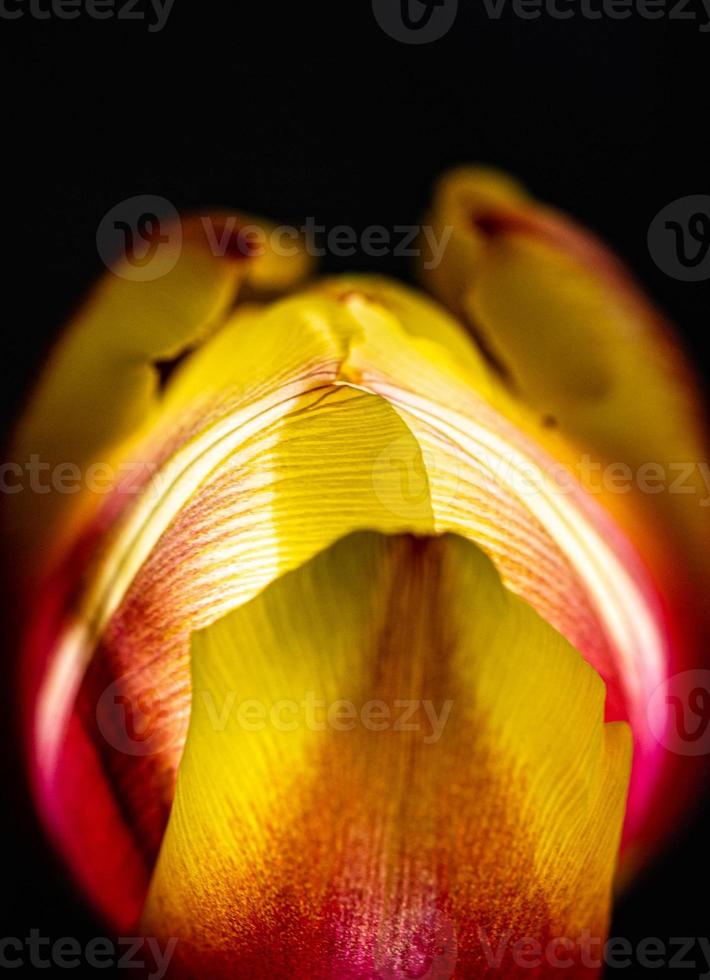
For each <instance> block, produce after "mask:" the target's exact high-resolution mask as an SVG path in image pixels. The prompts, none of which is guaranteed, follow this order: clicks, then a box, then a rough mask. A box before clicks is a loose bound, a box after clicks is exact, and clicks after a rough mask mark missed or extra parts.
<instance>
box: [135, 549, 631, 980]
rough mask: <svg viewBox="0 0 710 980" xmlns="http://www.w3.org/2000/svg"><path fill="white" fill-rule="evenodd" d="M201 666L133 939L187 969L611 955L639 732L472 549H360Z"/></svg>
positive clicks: (471, 964)
mask: <svg viewBox="0 0 710 980" xmlns="http://www.w3.org/2000/svg"><path fill="white" fill-rule="evenodd" d="M192 670H193V709H192V717H191V722H190V729H189V734H188V739H187V743H186V747H185V753H184V757H183V760H182V764H181V768H180V776H179V780H178V788H177V794H176V798H175V803H174V806H173V811H172V814H171V818H170V823H169V825H168V829H167V832H166V836H165V838H164V842H163V846H162V850H161V854H160V859H159V863H158V866H157V869H156V872H155V876H154V879H153V883H152V886H151V891H150V895H149V899H148V904H147V908H146V912H145V916H144V922H143V926H144V928H146V929H147V930H149V932H150V933H151V934H156V935H159V936H173V935H174V936H178V937H179V939H180V941H179V943H178V947H177V957H178V961H179V965H181V966H182V968H183V970H184V971H185V972H186V973H190V971H192V973H191V975H194V971H197V972H198V973H200V974H201V975H206V974H207V973H209V975H210V976H214V977H219V976H235V975H245V976H246V975H255V974H261V975H263V974H268V975H269V976H270V977H274V978H278V977H287V976H288V977H291V976H308V977H312V978H314V980H315V978H318V977H333V976H338V977H348V978H352V980H354V978H358V977H363V978H364V977H370V976H372V975H384V976H390V975H392V976H395V975H400V973H401V975H409V974H408V973H406V971H408V970H413V971H415V970H416V969H417V968H421V965H422V962H424V961H425V959H426V957H427V956H432V955H433V956H434V957H435V958H436V957H438V958H439V959H441V958H442V957H445V958H446V957H448V958H450V960H451V962H450V963H449V962H448V959H447V963H446V965H447V966H450V967H451V973H447V975H451V974H454V975H455V976H471V975H474V973H475V972H476V971H480V970H481V969H482V968H483V967H484V966H485V955H486V949H485V944H486V942H487V943H490V944H491V946H493V947H494V949H495V948H496V947H497V946H498V943H499V942H500V940H501V937H502V936H506V937H507V938H508V939H509V941H510V943H511V944H512V943H514V942H515V941H516V940H520V939H523V938H524V937H530V936H533V937H535V938H537V939H538V940H540V941H542V942H543V943H546V942H547V941H548V940H550V939H552V938H553V937H570V938H572V937H577V936H579V934H580V932H581V931H582V930H585V929H586V930H589V932H590V934H591V935H592V936H595V937H603V936H604V934H605V929H606V922H607V915H608V908H609V898H610V888H611V880H612V875H613V872H614V867H615V861H616V851H617V847H618V841H619V833H620V828H621V821H622V817H623V811H624V802H625V792H626V781H627V777H628V767H629V739H628V731H627V730H626V726H624V725H621V724H612V725H605V724H604V723H603V702H604V689H603V685H602V683H601V681H600V680H599V678H598V676H597V675H596V673H595V672H594V671H593V670H592V669H591V668H590V667H588V666H587V665H586V664H585V663H584V661H583V660H582V659H581V658H580V657H579V655H578V654H577V653H576V651H574V650H573V649H572V648H571V647H570V646H569V645H568V644H567V643H566V642H565V641H564V640H563V639H562V638H561V637H560V636H559V634H557V633H556V632H555V631H554V630H552V629H551V628H550V627H549V626H548V625H547V624H546V623H544V622H543V621H542V620H541V619H540V618H539V617H538V616H537V615H536V614H535V613H534V612H533V611H532V610H531V609H530V607H529V606H527V605H526V604H525V603H523V602H521V601H520V600H519V599H517V598H515V597H514V596H512V595H511V594H510V593H508V592H507V591H506V590H505V589H504V588H503V587H502V585H501V583H500V580H499V578H498V576H497V574H496V573H495V571H494V569H493V566H492V565H491V564H490V563H489V562H488V560H487V559H486V558H485V557H484V556H483V555H482V554H481V553H480V552H479V551H478V550H477V549H476V548H475V547H474V546H472V545H470V544H469V543H467V542H465V541H463V540H462V539H458V538H455V537H453V536H447V537H445V538H442V539H419V540H417V539H413V538H410V537H404V538H389V539H387V538H382V537H380V536H378V535H373V534H360V535H356V536H352V537H350V538H348V539H346V540H344V541H341V542H339V543H337V544H336V545H335V546H333V547H332V548H331V549H329V550H328V551H327V552H324V553H322V554H320V555H318V556H317V557H316V558H314V559H313V560H311V561H310V562H309V563H308V564H307V565H305V566H302V567H301V568H300V569H298V570H297V571H295V572H292V573H290V574H288V575H287V576H285V577H283V578H281V579H280V580H278V581H277V582H275V583H274V584H273V585H271V586H270V587H269V588H268V589H267V590H266V591H265V592H263V593H261V594H260V595H259V596H258V597H257V598H255V599H254V600H252V602H250V603H248V604H247V605H244V606H242V607H241V608H240V609H239V610H237V611H235V612H234V613H232V614H230V615H229V616H228V617H226V618H225V619H223V620H220V621H219V622H217V623H215V624H213V625H212V626H211V627H209V628H208V629H207V630H205V631H203V632H201V633H198V634H197V635H196V636H195V637H194V639H193V649H192ZM321 702H323V703H324V704H325V708H319V707H318V705H319V704H320V703H321ZM373 704H374V707H373ZM307 705H310V706H313V705H315V707H313V708H312V710H311V708H309V707H307ZM412 707H414V709H415V710H414V711H413V712H412V714H410V716H409V717H408V718H407V719H406V720H403V718H402V716H403V714H404V711H405V710H407V711H411V709H412ZM260 719H261V721H260ZM384 719H388V720H387V721H385V720H384ZM442 936H443V937H444V939H445V941H444V948H443V951H442V949H441V943H442ZM488 952H489V954H490V950H488ZM510 956H511V951H510V949H508V950H507V951H505V950H504V955H503V962H502V965H501V973H502V975H505V973H506V971H507V970H508V969H510ZM443 965H444V964H442V963H439V968H441V967H442V966H443ZM454 968H455V971H456V972H455V973H454ZM397 971H400V973H398V972H397ZM412 975H416V972H414V973H413V974H412Z"/></svg>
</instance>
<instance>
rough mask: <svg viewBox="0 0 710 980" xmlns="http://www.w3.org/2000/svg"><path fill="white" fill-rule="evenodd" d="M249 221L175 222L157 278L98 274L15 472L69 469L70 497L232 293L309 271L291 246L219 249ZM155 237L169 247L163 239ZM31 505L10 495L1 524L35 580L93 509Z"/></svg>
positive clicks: (47, 383)
mask: <svg viewBox="0 0 710 980" xmlns="http://www.w3.org/2000/svg"><path fill="white" fill-rule="evenodd" d="M255 220H256V219H252V218H247V217H246V216H244V215H242V216H236V215H232V216H227V215H225V214H213V215H211V216H209V217H208V216H203V217H201V218H199V219H198V218H197V217H195V218H187V219H185V220H183V221H182V222H181V225H180V235H179V245H178V244H176V245H175V248H176V250H177V251H176V254H175V255H174V256H173V257H172V261H174V264H171V263H169V264H168V267H166V271H165V273H164V274H163V275H161V276H160V277H159V278H155V279H150V280H147V281H140V280H136V279H132V278H130V276H128V277H126V276H125V275H123V274H122V267H121V264H120V263H118V264H117V265H116V267H115V268H114V270H113V271H112V272H111V273H109V274H107V275H105V276H104V277H103V278H102V279H101V280H100V282H99V283H98V284H97V286H96V287H95V289H94V290H93V292H92V293H91V295H90V296H89V297H88V299H87V300H86V301H85V303H84V304H83V306H82V307H81V309H80V310H79V311H78V312H77V314H76V315H75V317H74V318H73V320H72V322H71V324H70V325H69V327H68V329H67V330H66V331H65V333H64V335H63V336H62V338H61V341H60V343H59V344H58V345H57V347H56V349H55V350H54V351H53V352H52V355H51V357H50V358H49V360H48V362H47V364H46V366H45V368H44V371H43V374H42V377H41V379H40V382H39V384H38V386H37V388H36V389H35V391H34V393H33V395H32V398H31V400H30V402H29V404H28V405H27V407H26V409H25V412H24V414H23V417H22V420H21V423H20V425H19V426H18V429H17V432H16V433H15V436H14V440H13V444H12V446H11V450H10V456H11V458H12V459H13V460H15V461H18V463H19V464H20V465H25V464H26V463H27V462H28V461H29V460H31V459H32V458H35V459H36V460H37V462H38V463H39V464H40V465H41V467H42V468H43V469H45V470H46V471H49V470H50V469H52V470H53V469H54V468H55V467H67V468H71V472H78V473H80V474H81V477H82V484H81V485H82V486H83V478H84V477H85V476H86V471H87V468H88V467H89V466H90V465H91V464H96V463H97V462H98V463H100V465H102V466H104V467H105V466H106V465H107V464H113V463H115V462H116V460H117V457H119V458H120V456H121V455H122V452H125V446H126V443H127V441H129V440H131V439H133V438H135V437H136V436H137V435H139V434H142V432H143V430H144V429H145V428H146V427H149V426H150V424H151V423H152V422H153V421H154V420H155V417H156V414H157V412H158V411H159V410H160V406H161V401H162V396H161V391H160V385H159V370H158V365H159V364H160V363H161V362H164V361H170V360H174V359H176V358H178V357H179V356H180V355H182V354H183V353H184V352H185V351H188V350H190V349H191V348H193V347H194V346H196V345H198V344H200V343H202V342H203V341H204V339H205V337H206V336H207V335H208V334H209V333H210V332H212V331H213V330H215V329H216V328H217V327H218V326H219V325H220V324H221V323H223V322H224V320H225V317H226V315H227V312H228V311H229V308H230V306H231V305H232V304H233V303H234V301H235V299H236V297H237V294H239V293H242V294H243V295H245V296H247V297H250V298H251V297H254V296H258V295H264V294H265V295H271V294H273V292H275V291H282V290H285V289H288V288H290V287H291V286H293V285H294V284H295V283H296V282H298V280H299V279H301V278H303V277H304V276H305V274H306V273H307V272H308V269H309V260H308V258H307V256H306V255H305V252H304V251H303V249H302V248H296V246H295V245H294V246H293V248H294V249H295V254H294V255H292V256H289V257H288V258H286V257H281V256H280V255H275V254H274V253H273V252H272V251H270V250H269V249H268V248H266V246H264V249H263V251H260V252H259V253H258V254H256V253H255V254H249V253H247V254H244V253H243V252H241V251H239V250H238V249H236V248H230V243H232V242H233V241H235V240H236V241H237V242H239V238H238V230H237V229H238V228H240V227H242V226H243V225H246V224H250V225H251V224H253V222H254V221H255ZM261 225H262V227H263V228H266V229H268V228H269V227H270V226H269V225H268V224H264V223H263V222H262V223H261ZM165 233H166V235H167V237H168V238H170V235H169V229H165ZM264 237H265V240H267V241H268V236H264ZM125 261H126V260H125V259H124V260H123V262H124V263H125ZM66 472H69V470H66ZM37 496H38V495H37V494H36V493H31V492H26V493H18V494H16V495H13V496H11V497H10V498H9V500H8V514H7V515H6V520H5V524H6V529H7V533H8V535H9V537H10V547H11V548H13V549H14V550H16V554H17V557H18V561H19V567H18V570H17V571H18V574H22V575H23V576H24V577H26V578H29V579H32V578H34V579H35V580H36V578H37V575H38V572H39V573H40V574H41V573H43V572H44V571H46V568H47V566H48V565H50V564H51V562H52V560H53V559H54V558H56V557H57V556H58V554H60V553H61V550H62V548H63V546H64V545H66V543H67V542H70V541H71V540H72V538H73V537H74V536H75V535H76V533H77V529H78V527H79V526H80V524H81V523H82V522H84V521H85V520H86V517H87V513H90V512H92V511H94V510H95V509H96V506H97V504H98V503H99V502H100V501H101V497H100V496H97V495H96V494H91V493H81V494H80V495H78V496H77V495H76V494H74V493H67V492H61V490H60V489H59V490H58V489H57V488H56V487H55V486H54V484H53V483H51V482H48V485H47V492H46V493H44V492H42V495H41V500H38V499H37Z"/></svg>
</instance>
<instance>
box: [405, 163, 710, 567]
mask: <svg viewBox="0 0 710 980" xmlns="http://www.w3.org/2000/svg"><path fill="white" fill-rule="evenodd" d="M432 221H433V223H434V225H435V228H438V229H439V230H441V228H442V227H444V226H447V227H449V228H450V229H451V240H450V244H449V246H448V247H447V250H446V251H445V252H444V255H443V260H442V262H441V264H440V265H439V266H437V267H436V268H433V269H429V270H427V268H426V264H424V268H423V275H424V277H425V279H426V281H427V283H428V285H429V286H430V287H431V288H432V289H433V291H434V292H435V293H436V294H437V295H438V296H440V297H441V298H442V299H443V300H444V301H445V302H446V303H447V304H448V305H449V306H450V307H451V308H452V309H454V310H455V311H456V312H457V313H459V314H460V315H461V316H462V317H463V318H464V319H465V321H466V322H467V323H468V325H469V327H470V329H471V330H472V332H473V333H474V334H475V336H476V337H477V338H479V340H480V341H481V342H482V344H483V346H484V347H485V349H486V350H487V351H488V352H489V354H490V356H491V357H492V359H493V360H494V362H495V363H496V364H497V365H498V367H499V369H500V370H501V372H502V373H503V375H504V376H505V378H506V379H507V381H508V383H509V385H510V386H511V387H512V389H513V390H514V391H515V392H516V393H517V394H519V395H520V396H521V397H522V399H523V400H524V401H526V402H527V403H528V404H529V405H530V406H531V407H532V408H534V409H535V410H536V411H537V412H539V413H540V415H541V416H544V417H545V418H547V419H548V420H550V421H553V422H554V423H555V424H557V425H559V427H560V428H561V429H562V431H563V432H564V433H566V434H567V435H568V436H571V437H572V438H573V439H574V440H575V441H576V442H577V444H578V445H579V446H581V447H582V449H587V450H589V451H591V452H592V453H593V454H594V456H595V457H596V458H598V459H601V460H602V461H603V462H604V463H625V464H629V465H630V466H631V467H632V469H633V470H634V471H635V472H638V470H639V468H641V467H643V466H644V465H645V464H652V465H654V466H661V467H663V469H664V471H665V475H666V492H662V493H657V492H649V493H648V494H647V495H646V499H645V500H643V499H642V498H638V499H635V500H634V506H635V507H641V508H644V506H646V507H647V509H648V510H649V512H650V511H652V510H655V511H660V512H661V513H662V515H663V517H664V519H665V520H666V521H667V522H668V523H669V524H670V526H671V528H672V530H673V531H674V532H675V533H678V534H680V535H681V536H682V541H683V544H684V546H685V548H686V549H687V552H688V554H689V555H690V556H694V561H695V563H696V568H699V569H702V570H703V572H704V574H707V571H708V563H707V549H708V544H710V528H709V526H708V521H707V520H706V514H705V509H704V507H702V506H701V505H700V501H701V500H703V499H705V498H706V496H707V486H706V483H705V480H704V478H703V469H702V465H703V464H704V463H705V461H706V457H707V447H708V438H707V436H708V433H707V426H706V422H705V419H704V412H703V405H702V397H701V395H700V393H699V391H698V388H697V385H696V384H695V383H694V379H693V377H692V373H691V372H690V370H689V367H688V365H687V363H686V361H685V359H684V357H683V355H682V353H681V351H680V350H679V348H678V346H677V345H676V344H675V343H674V342H673V336H672V331H671V329H670V327H669V325H668V324H667V323H666V322H665V321H664V320H663V318H662V317H661V316H660V314H659V313H658V312H657V311H656V310H655V309H654V308H653V307H652V305H651V304H650V302H649V301H648V300H647V299H646V297H645V296H644V295H643V293H642V292H641V290H640V289H639V288H638V286H637V285H636V284H635V283H634V281H633V279H632V278H631V276H630V274H629V273H628V271H627V270H626V269H625V268H624V266H623V265H622V264H621V263H620V262H619V261H618V260H617V259H616V258H615V257H614V256H613V255H612V254H611V253H610V252H609V250H608V249H606V248H605V247H604V245H603V244H602V243H601V242H600V241H598V240H597V239H596V238H595V237H594V236H593V235H591V234H590V233H589V232H586V231H584V230H583V229H581V228H579V227H578V226H576V225H575V224H574V223H573V222H572V221H570V220H569V219H568V218H566V217H565V216H563V215H561V214H560V213H559V212H556V211H554V210H553V209H552V208H548V207H545V206H542V205H539V204H538V203H537V202H535V201H533V200H531V199H530V198H529V197H528V196H527V195H526V194H525V192H524V191H523V189H522V188H520V187H519V186H518V185H517V184H515V183H514V182H513V181H510V180H509V179H507V178H505V177H503V176H502V175H499V174H497V173H494V172H491V171H486V170H483V169H478V168H473V167H472V168H462V169H461V170H458V171H454V172H453V173H452V174H450V175H449V176H447V177H445V178H444V179H443V180H442V181H441V183H440V185H439V188H438V191H437V194H436V196H435V200H434V206H433V212H432ZM681 466H684V467H686V468H687V482H685V483H684V487H685V489H684V490H683V491H682V492H668V487H669V486H670V484H671V483H672V482H673V481H674V479H675V478H676V477H677V476H678V473H679V467H681ZM691 488H692V489H691ZM690 494H692V496H691V495H690ZM612 505H613V501H612Z"/></svg>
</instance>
